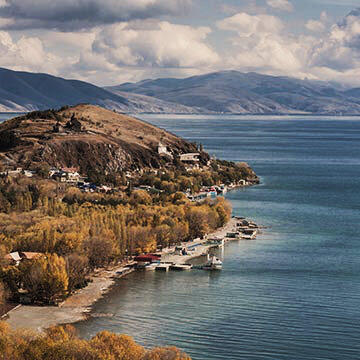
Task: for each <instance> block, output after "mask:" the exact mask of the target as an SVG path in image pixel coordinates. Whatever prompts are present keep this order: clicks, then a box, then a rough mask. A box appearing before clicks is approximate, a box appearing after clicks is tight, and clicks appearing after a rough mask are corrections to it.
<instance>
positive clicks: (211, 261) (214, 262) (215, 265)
mask: <svg viewBox="0 0 360 360" xmlns="http://www.w3.org/2000/svg"><path fill="white" fill-rule="evenodd" d="M202 268H203V270H221V269H222V261H221V260H220V259H218V258H217V257H216V256H215V255H212V256H211V257H209V256H208V261H207V263H206V264H205V265H204V266H203V267H202Z"/></svg>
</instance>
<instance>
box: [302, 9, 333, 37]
mask: <svg viewBox="0 0 360 360" xmlns="http://www.w3.org/2000/svg"><path fill="white" fill-rule="evenodd" d="M328 23H329V17H328V14H327V12H326V11H323V12H322V13H321V15H320V19H319V20H313V19H311V20H309V21H308V22H307V23H306V24H305V27H306V28H307V29H308V30H310V31H312V32H315V33H316V32H318V33H320V32H323V31H325V30H326V28H327V25H328Z"/></svg>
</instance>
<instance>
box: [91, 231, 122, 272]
mask: <svg viewBox="0 0 360 360" xmlns="http://www.w3.org/2000/svg"><path fill="white" fill-rule="evenodd" d="M84 250H85V253H86V255H87V257H88V259H89V264H90V267H91V268H97V267H101V266H104V265H106V264H108V263H109V262H110V261H111V260H113V259H114V258H115V257H116V256H117V255H118V249H117V248H116V239H115V236H114V233H113V232H112V231H103V232H101V233H100V234H99V235H95V236H92V237H90V238H89V239H88V240H86V241H85V242H84Z"/></svg>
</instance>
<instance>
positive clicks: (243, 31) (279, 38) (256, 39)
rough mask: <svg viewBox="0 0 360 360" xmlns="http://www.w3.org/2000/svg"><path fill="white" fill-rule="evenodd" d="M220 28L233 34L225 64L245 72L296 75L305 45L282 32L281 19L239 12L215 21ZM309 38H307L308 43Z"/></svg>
mask: <svg viewBox="0 0 360 360" xmlns="http://www.w3.org/2000/svg"><path fill="white" fill-rule="evenodd" d="M217 26H218V27H219V28H220V29H222V30H229V31H233V32H235V33H236V36H233V37H232V39H231V45H232V46H231V50H230V54H229V55H228V56H227V57H226V58H227V59H228V66H229V67H233V68H238V69H241V70H247V71H260V72H261V71H262V72H268V71H273V72H282V73H283V74H290V73H292V74H295V73H296V74H299V73H300V72H301V71H302V63H303V61H304V56H305V54H306V52H307V50H308V49H307V48H306V46H304V44H303V43H301V42H298V41H297V39H296V38H294V37H291V36H290V35H284V34H283V30H284V28H285V26H284V24H283V23H282V21H281V20H280V19H279V18H277V17H275V16H271V15H266V14H262V15H249V14H246V13H239V14H236V15H234V16H232V17H229V18H226V19H224V20H222V21H220V22H218V23H217ZM311 41H312V38H309V39H307V42H309V43H310V42H311Z"/></svg>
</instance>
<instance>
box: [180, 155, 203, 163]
mask: <svg viewBox="0 0 360 360" xmlns="http://www.w3.org/2000/svg"><path fill="white" fill-rule="evenodd" d="M199 156H200V154H199V153H187V154H181V155H180V161H183V162H190V163H191V162H199V161H200V159H199Z"/></svg>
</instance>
